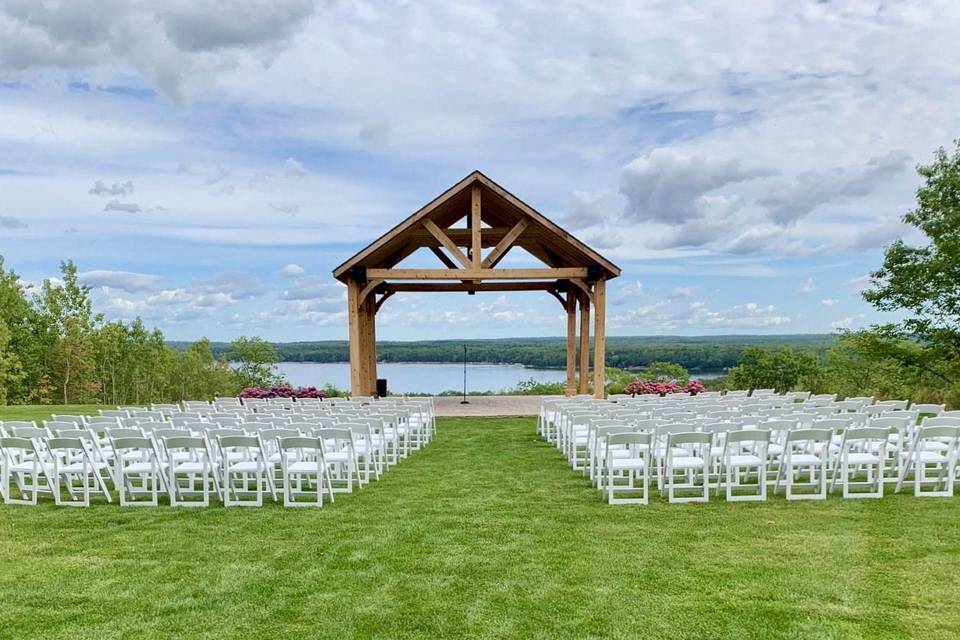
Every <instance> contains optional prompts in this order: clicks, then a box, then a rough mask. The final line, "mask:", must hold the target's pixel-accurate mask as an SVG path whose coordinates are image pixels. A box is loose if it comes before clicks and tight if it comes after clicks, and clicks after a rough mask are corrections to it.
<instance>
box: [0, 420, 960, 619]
mask: <svg viewBox="0 0 960 640" xmlns="http://www.w3.org/2000/svg"><path fill="white" fill-rule="evenodd" d="M534 430H535V429H534V423H533V421H532V420H530V419H469V420H468V419H464V420H445V421H441V424H440V433H439V436H438V438H437V440H436V441H435V442H434V443H433V444H431V445H430V447H428V448H427V449H426V450H424V451H422V452H420V453H418V454H416V455H415V456H413V457H412V458H411V459H410V460H408V461H406V462H404V463H403V464H401V465H400V466H398V467H397V468H395V469H394V470H392V471H390V473H388V474H387V475H386V476H385V478H384V479H383V480H381V481H380V482H379V483H376V484H374V485H373V486H371V487H369V488H366V489H364V490H363V491H361V492H359V493H356V494H354V495H352V496H342V497H341V496H338V498H337V502H336V503H335V504H334V505H333V506H328V507H324V508H323V509H322V510H321V511H311V510H284V509H283V508H282V507H279V506H268V507H265V508H263V509H259V510H240V509H237V510H229V511H228V510H225V509H223V508H222V507H214V508H211V509H207V510H201V511H186V510H183V511H174V510H172V509H170V508H169V507H163V508H160V509H158V510H150V509H145V510H142V511H141V510H135V509H126V510H122V511H121V510H120V509H119V508H118V507H117V506H116V505H97V506H96V507H93V508H91V509H88V510H71V509H65V508H61V509H57V508H54V507H53V506H52V505H49V504H44V505H43V506H40V507H38V508H29V507H20V508H17V507H2V508H0V567H2V571H0V597H2V601H3V606H2V607H0V636H3V637H12V638H28V637H33V638H67V637H69V638H105V637H137V638H143V637H157V638H159V637H173V636H178V637H209V638H227V637H245V638H252V637H288V638H313V637H331V638H343V637H380V638H404V637H422V638H437V637H542V638H557V637H576V638H582V637H621V638H637V637H650V638H704V637H717V638H719V637H724V638H726V637H741V638H753V637H764V638H767V637H769V638H778V637H785V638H815V637H835V638H858V637H862V638H882V637H922V638H938V637H940V638H952V637H956V635H957V633H958V632H960V599H958V598H957V593H958V584H960V498H953V499H947V500H933V499H930V500H921V499H914V498H912V497H906V496H896V497H888V498H885V499H884V500H882V501H842V500H841V499H839V498H834V499H832V500H830V501H828V502H827V503H825V504H824V503H819V504H818V503H787V502H785V501H784V500H782V499H781V498H777V499H774V500H771V501H770V502H768V503H766V504H742V503H741V504H725V503H723V502H722V501H719V500H718V501H715V502H712V503H710V504H707V505H667V504H666V503H664V502H662V501H656V502H655V504H652V505H650V506H649V507H646V508H644V507H608V506H607V505H605V504H604V503H603V502H602V501H601V500H600V497H599V495H598V494H597V493H596V492H595V491H593V490H592V489H591V488H590V487H589V485H588V483H587V482H586V480H584V479H583V478H582V477H581V476H579V475H578V474H577V473H575V472H573V471H572V470H570V469H569V468H568V467H567V466H566V464H565V461H564V460H563V458H562V457H561V456H560V454H559V453H558V452H557V451H556V450H555V449H553V448H552V447H551V446H549V445H547V444H545V443H543V442H541V441H540V440H539V439H538V438H537V437H536V435H535V433H534Z"/></svg>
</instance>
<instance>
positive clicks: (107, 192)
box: [87, 180, 133, 196]
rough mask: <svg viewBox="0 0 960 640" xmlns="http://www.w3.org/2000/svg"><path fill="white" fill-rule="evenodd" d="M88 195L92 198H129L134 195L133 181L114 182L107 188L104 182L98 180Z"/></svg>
mask: <svg viewBox="0 0 960 640" xmlns="http://www.w3.org/2000/svg"><path fill="white" fill-rule="evenodd" d="M87 193H89V194H90V195H92V196H127V195H130V194H131V193H133V181H132V180H127V181H126V182H114V183H113V184H112V185H110V186H107V185H106V183H105V182H104V181H103V180H97V181H96V182H94V183H93V186H92V187H90V189H89V190H88V191H87Z"/></svg>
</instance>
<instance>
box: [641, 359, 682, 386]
mask: <svg viewBox="0 0 960 640" xmlns="http://www.w3.org/2000/svg"><path fill="white" fill-rule="evenodd" d="M639 377H640V379H642V380H674V381H676V382H678V383H680V384H686V383H687V381H689V380H690V372H689V371H687V370H686V369H685V368H684V367H683V366H682V365H679V364H677V363H676V362H651V363H650V364H648V365H647V366H646V367H644V368H643V369H641V370H640V376H639Z"/></svg>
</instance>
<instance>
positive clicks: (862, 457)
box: [847, 453, 880, 464]
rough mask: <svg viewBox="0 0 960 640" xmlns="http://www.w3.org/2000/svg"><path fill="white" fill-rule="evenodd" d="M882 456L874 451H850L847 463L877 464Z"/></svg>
mask: <svg viewBox="0 0 960 640" xmlns="http://www.w3.org/2000/svg"><path fill="white" fill-rule="evenodd" d="M878 462H880V458H878V457H877V456H875V455H874V454H872V453H849V454H847V464H877V463H878Z"/></svg>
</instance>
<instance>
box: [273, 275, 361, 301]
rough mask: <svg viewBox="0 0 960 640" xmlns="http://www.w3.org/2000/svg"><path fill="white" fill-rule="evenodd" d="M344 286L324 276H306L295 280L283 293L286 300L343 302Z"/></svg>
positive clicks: (282, 295)
mask: <svg viewBox="0 0 960 640" xmlns="http://www.w3.org/2000/svg"><path fill="white" fill-rule="evenodd" d="M344 296H345V290H344V289H343V287H341V286H339V285H337V284H335V283H334V281H333V280H332V279H331V278H328V277H324V276H304V277H300V278H297V279H296V280H294V281H293V282H292V283H291V284H290V286H288V287H287V288H286V290H284V291H283V293H282V294H281V296H280V297H281V298H283V299H284V300H314V301H317V300H324V301H327V302H328V303H329V304H331V305H332V304H343V300H344V299H345V297H344Z"/></svg>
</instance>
